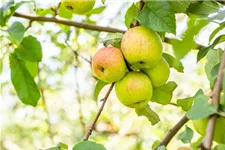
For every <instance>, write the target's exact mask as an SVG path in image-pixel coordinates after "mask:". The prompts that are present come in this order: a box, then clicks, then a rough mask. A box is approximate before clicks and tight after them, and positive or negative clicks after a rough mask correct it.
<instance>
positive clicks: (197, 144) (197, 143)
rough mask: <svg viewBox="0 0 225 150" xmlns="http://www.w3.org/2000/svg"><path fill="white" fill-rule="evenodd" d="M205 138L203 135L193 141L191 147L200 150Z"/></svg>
mask: <svg viewBox="0 0 225 150" xmlns="http://www.w3.org/2000/svg"><path fill="white" fill-rule="evenodd" d="M203 138H204V137H203V136H201V137H199V138H198V139H197V140H196V141H195V142H192V143H191V148H193V150H199V148H198V146H199V145H201V143H202V140H203Z"/></svg>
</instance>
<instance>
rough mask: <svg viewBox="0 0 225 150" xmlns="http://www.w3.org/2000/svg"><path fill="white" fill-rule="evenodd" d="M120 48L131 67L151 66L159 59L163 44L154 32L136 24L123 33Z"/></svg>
mask: <svg viewBox="0 0 225 150" xmlns="http://www.w3.org/2000/svg"><path fill="white" fill-rule="evenodd" d="M121 50H122V53H123V55H124V57H125V59H126V60H127V62H128V63H129V64H130V65H131V68H136V69H140V68H152V67H154V66H156V64H157V63H158V62H159V60H160V59H161V56H162V50H163V44H162V41H161V39H160V37H159V35H158V34H157V33H156V32H154V31H152V30H150V29H149V28H147V27H144V26H138V27H134V28H131V29H129V30H128V31H127V32H126V33H125V34H124V35H123V38H122V41H121Z"/></svg>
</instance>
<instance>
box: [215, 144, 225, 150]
mask: <svg viewBox="0 0 225 150" xmlns="http://www.w3.org/2000/svg"><path fill="white" fill-rule="evenodd" d="M213 150H225V144H218V145H216V146H215V147H214V148H213Z"/></svg>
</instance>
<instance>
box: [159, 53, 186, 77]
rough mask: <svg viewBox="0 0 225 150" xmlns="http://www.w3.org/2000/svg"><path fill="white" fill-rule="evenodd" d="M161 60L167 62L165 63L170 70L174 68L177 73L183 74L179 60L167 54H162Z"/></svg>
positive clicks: (182, 67)
mask: <svg viewBox="0 0 225 150" xmlns="http://www.w3.org/2000/svg"><path fill="white" fill-rule="evenodd" d="M162 56H163V58H164V59H165V60H166V61H167V63H168V64H169V66H170V68H174V69H176V70H177V71H178V72H182V73H183V72H184V66H183V64H182V63H181V61H180V60H178V59H177V58H175V57H173V56H171V55H169V54H167V53H163V55H162Z"/></svg>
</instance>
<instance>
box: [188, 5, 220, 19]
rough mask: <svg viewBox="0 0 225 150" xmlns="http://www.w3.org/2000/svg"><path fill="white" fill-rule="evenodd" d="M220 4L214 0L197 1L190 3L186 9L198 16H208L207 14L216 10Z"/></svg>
mask: <svg viewBox="0 0 225 150" xmlns="http://www.w3.org/2000/svg"><path fill="white" fill-rule="evenodd" d="M221 6H222V5H220V4H219V3H218V2H216V1H198V2H195V3H193V4H191V5H190V7H189V8H188V10H187V11H188V13H191V14H195V15H198V16H200V17H208V15H209V14H211V13H215V12H218V11H219V9H220V8H221Z"/></svg>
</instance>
